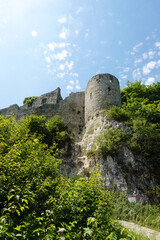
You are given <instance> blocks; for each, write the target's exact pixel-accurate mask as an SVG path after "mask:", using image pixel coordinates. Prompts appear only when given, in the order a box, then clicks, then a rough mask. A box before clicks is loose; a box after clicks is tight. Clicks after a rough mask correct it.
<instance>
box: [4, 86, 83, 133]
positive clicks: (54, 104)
mask: <svg viewBox="0 0 160 240" xmlns="http://www.w3.org/2000/svg"><path fill="white" fill-rule="evenodd" d="M45 98H47V103H45V104H44V103H43V104H41V102H42V100H43V99H45ZM53 100H54V101H53ZM11 114H12V115H13V116H14V117H15V118H16V119H17V120H18V119H20V118H22V117H25V116H26V115H30V114H36V115H39V116H41V115H44V116H45V117H46V118H50V117H53V116H55V115H60V117H61V118H62V119H63V120H64V123H65V124H66V125H67V126H68V128H69V130H70V131H72V134H73V135H74V136H76V135H77V134H79V133H80V132H81V131H82V128H83V126H84V92H77V93H71V94H70V95H69V96H68V97H67V98H65V99H64V100H62V97H61V95H60V89H56V90H55V91H53V92H51V93H48V94H44V95H42V96H41V97H39V98H38V99H37V100H36V101H35V103H34V104H33V105H32V107H29V106H27V105H23V106H21V107H19V106H18V105H16V104H15V105H11V106H10V107H8V108H4V109H2V110H0V115H11Z"/></svg>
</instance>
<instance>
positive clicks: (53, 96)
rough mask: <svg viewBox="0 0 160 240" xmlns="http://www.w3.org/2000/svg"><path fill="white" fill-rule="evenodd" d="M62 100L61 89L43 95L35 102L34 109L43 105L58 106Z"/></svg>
mask: <svg viewBox="0 0 160 240" xmlns="http://www.w3.org/2000/svg"><path fill="white" fill-rule="evenodd" d="M61 100H62V97H61V93H60V88H57V89H56V90H54V91H52V92H49V93H46V94H43V95H42V96H40V97H39V98H37V99H36V100H35V101H34V102H33V105H32V107H34V108H36V107H39V106H41V105H43V104H57V103H59V102H60V101H61Z"/></svg>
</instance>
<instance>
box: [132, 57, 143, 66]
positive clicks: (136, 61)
mask: <svg viewBox="0 0 160 240" xmlns="http://www.w3.org/2000/svg"><path fill="white" fill-rule="evenodd" d="M141 62H142V59H141V58H138V59H135V60H134V65H135V66H136V65H137V64H138V63H141Z"/></svg>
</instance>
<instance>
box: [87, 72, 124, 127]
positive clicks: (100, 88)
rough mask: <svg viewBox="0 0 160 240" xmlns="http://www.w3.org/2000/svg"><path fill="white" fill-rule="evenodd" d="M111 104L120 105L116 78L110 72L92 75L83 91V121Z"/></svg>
mask: <svg viewBox="0 0 160 240" xmlns="http://www.w3.org/2000/svg"><path fill="white" fill-rule="evenodd" d="M112 105H116V106H119V107H121V96H120V88H119V81H118V79H117V78H116V77H114V76H112V75H111V74H98V75H96V76H94V77H92V78H91V79H90V81H89V82H88V84H87V87H86V91H85V122H87V121H89V120H90V119H91V118H93V117H94V116H95V114H97V113H98V112H99V111H101V110H102V109H109V108H110V107H111V106H112Z"/></svg>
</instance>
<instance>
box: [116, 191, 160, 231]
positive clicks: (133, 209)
mask: <svg viewBox="0 0 160 240" xmlns="http://www.w3.org/2000/svg"><path fill="white" fill-rule="evenodd" d="M112 199H113V217H114V218H115V219H119V220H126V221H132V222H135V223H138V224H140V225H143V226H145V227H150V228H152V229H155V230H157V231H160V207H159V206H158V205H149V204H146V205H142V204H141V203H140V202H138V203H130V202H129V201H128V200H127V196H126V195H124V194H122V193H118V192H116V193H115V192H114V193H113V194H112Z"/></svg>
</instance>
